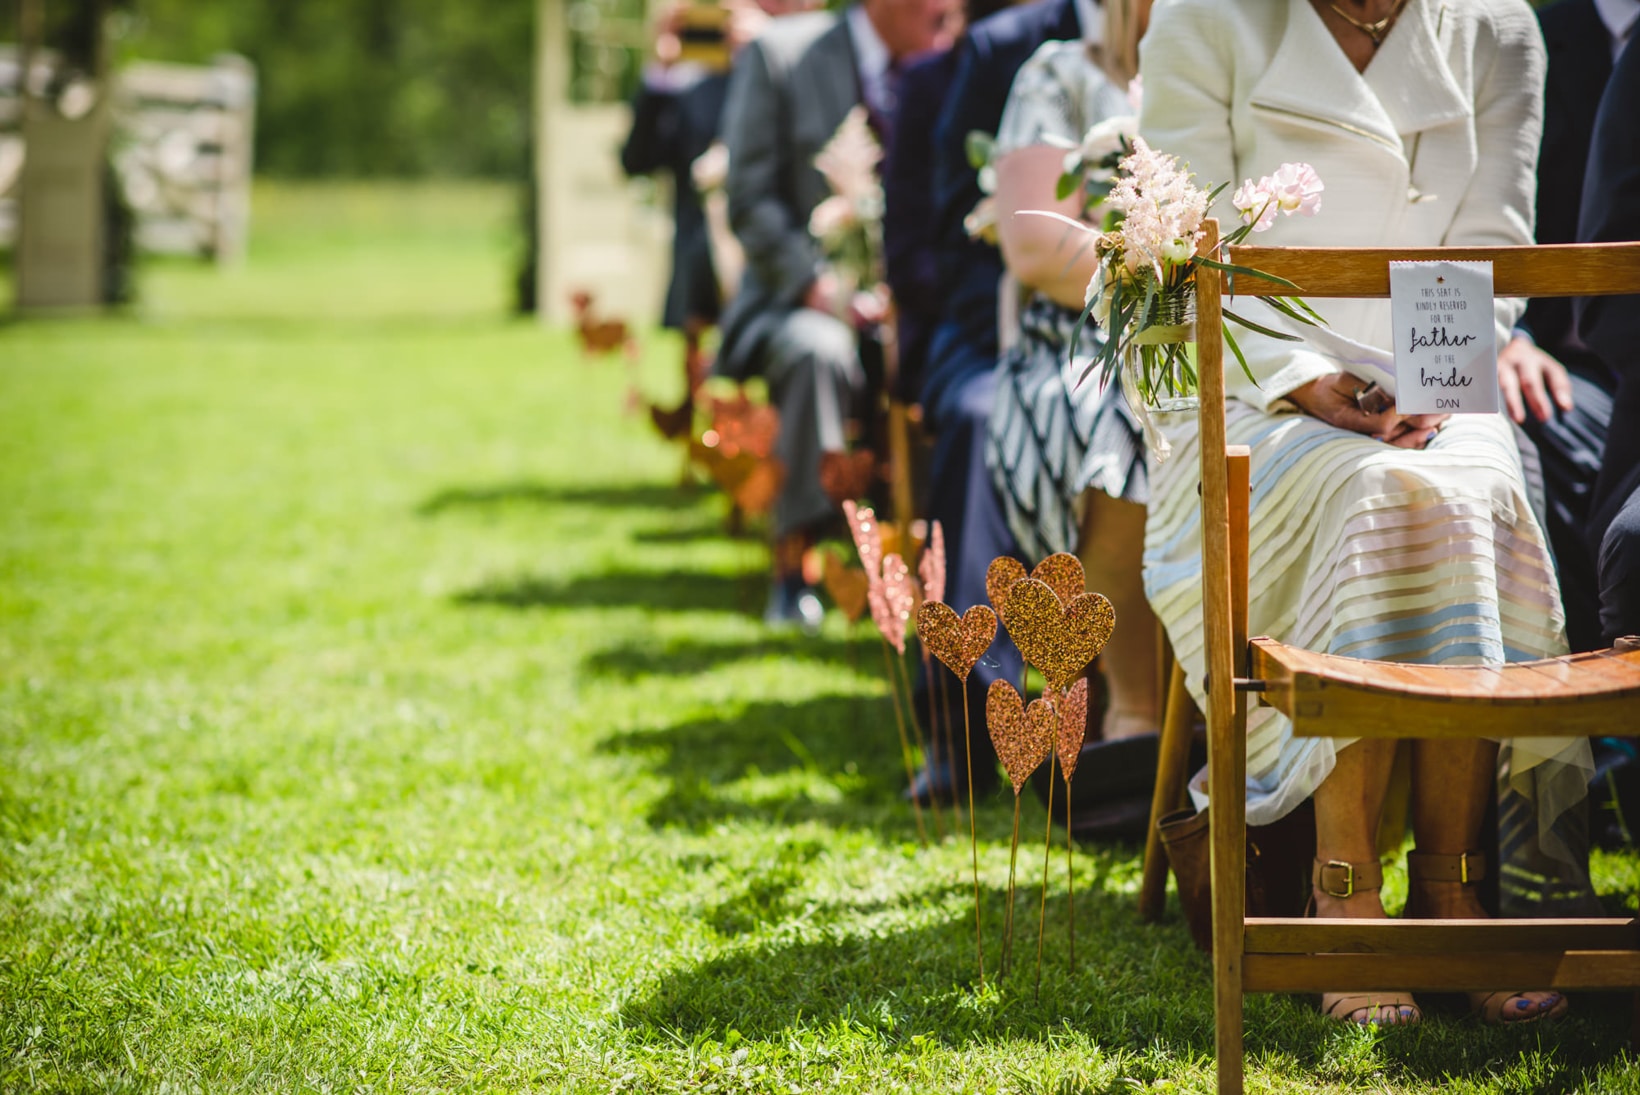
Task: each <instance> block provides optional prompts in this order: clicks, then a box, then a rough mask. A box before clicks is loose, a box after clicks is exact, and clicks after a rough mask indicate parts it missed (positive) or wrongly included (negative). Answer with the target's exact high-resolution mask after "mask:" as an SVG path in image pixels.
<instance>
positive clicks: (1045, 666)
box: [1002, 578, 1116, 692]
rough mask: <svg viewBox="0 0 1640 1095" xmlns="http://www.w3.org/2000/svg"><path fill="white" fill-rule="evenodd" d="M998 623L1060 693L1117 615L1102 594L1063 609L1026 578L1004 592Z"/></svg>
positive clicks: (1054, 597)
mask: <svg viewBox="0 0 1640 1095" xmlns="http://www.w3.org/2000/svg"><path fill="white" fill-rule="evenodd" d="M1002 622H1003V624H1004V625H1005V626H1006V627H1007V628H1008V635H1009V637H1010V638H1012V639H1013V640H1014V645H1015V646H1017V647H1019V652H1020V653H1021V654H1023V655H1024V656H1025V660H1026V661H1027V662H1029V663H1030V664H1032V665H1034V666H1036V667H1037V669H1039V670H1041V671H1042V676H1043V678H1044V679H1046V680H1047V682H1048V687H1049V688H1052V689H1054V690H1055V691H1060V692H1063V691H1064V690H1065V689H1067V688H1069V687H1070V685H1071V682H1072V681H1074V680H1075V679H1076V676H1077V674H1078V673H1081V672H1082V670H1083V669H1085V668H1086V667H1087V664H1088V663H1089V662H1091V661H1093V659H1094V658H1095V657H1096V656H1098V654H1099V651H1101V650H1103V649H1104V646H1105V642H1106V641H1107V640H1108V639H1109V638H1110V633H1111V632H1112V631H1113V630H1114V629H1115V627H1116V612H1115V610H1114V609H1112V608H1111V606H1110V602H1109V601H1108V600H1106V599H1105V597H1104V595H1103V594H1100V593H1083V594H1079V595H1078V596H1075V597H1072V598H1071V600H1070V603H1069V604H1062V603H1061V602H1060V600H1059V595H1058V594H1057V593H1055V592H1054V591H1053V590H1052V589H1050V588H1049V587H1048V584H1047V583H1046V582H1041V581H1038V580H1037V579H1035V578H1027V579H1025V580H1024V581H1022V582H1016V583H1015V584H1014V587H1013V588H1012V589H1011V590H1009V591H1008V599H1007V601H1006V603H1005V604H1004V605H1003V608H1002Z"/></svg>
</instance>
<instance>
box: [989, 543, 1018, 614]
mask: <svg viewBox="0 0 1640 1095" xmlns="http://www.w3.org/2000/svg"><path fill="white" fill-rule="evenodd" d="M1025 577H1026V575H1025V564H1023V563H1021V562H1020V561H1019V560H1018V559H1015V558H1014V557H1013V556H1011V555H998V556H997V557H996V558H995V559H992V560H991V565H990V566H988V567H986V568H985V596H986V597H988V598H989V599H990V601H991V607H992V608H994V609H996V613H997V615H998V616H1000V615H1002V606H1003V605H1005V604H1007V603H1008V591H1009V590H1010V589H1012V588H1014V583H1015V582H1022V581H1024V580H1025Z"/></svg>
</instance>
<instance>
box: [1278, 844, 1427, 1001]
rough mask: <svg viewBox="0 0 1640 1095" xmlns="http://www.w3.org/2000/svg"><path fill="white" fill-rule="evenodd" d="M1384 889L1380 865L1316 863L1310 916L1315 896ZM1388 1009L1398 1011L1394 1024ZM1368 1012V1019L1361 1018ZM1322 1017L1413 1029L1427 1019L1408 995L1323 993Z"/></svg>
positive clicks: (1330, 861)
mask: <svg viewBox="0 0 1640 1095" xmlns="http://www.w3.org/2000/svg"><path fill="white" fill-rule="evenodd" d="M1383 886H1384V869H1383V867H1381V866H1380V865H1379V864H1377V863H1346V862H1344V861H1343V860H1341V859H1329V860H1327V861H1326V862H1323V861H1321V860H1319V859H1318V860H1316V861H1315V863H1314V865H1313V866H1312V867H1311V868H1310V906H1309V908H1308V909H1307V910H1306V911H1305V915H1306V916H1313V915H1315V895H1316V894H1326V895H1327V896H1328V897H1350V896H1351V895H1353V894H1358V893H1372V892H1374V891H1376V890H1380V889H1382V888H1383ZM1385 1008H1393V1009H1394V1019H1393V1021H1388V1022H1386V1021H1385V1019H1384V1017H1383V1010H1384V1009H1385ZM1359 1011H1364V1012H1366V1013H1367V1018H1365V1019H1357V1018H1355V1013H1356V1012H1359ZM1321 1014H1323V1015H1325V1016H1327V1018H1329V1019H1337V1020H1339V1021H1340V1022H1348V1023H1356V1024H1358V1025H1360V1026H1364V1027H1365V1026H1411V1025H1412V1024H1413V1023H1416V1022H1418V1021H1419V1020H1420V1019H1422V1018H1423V1012H1422V1011H1421V1010H1420V1009H1419V1007H1418V1002H1417V1001H1416V1000H1414V999H1413V998H1412V995H1411V994H1410V993H1405V992H1389V993H1385V992H1372V993H1367V992H1349V993H1338V992H1325V993H1322V994H1321Z"/></svg>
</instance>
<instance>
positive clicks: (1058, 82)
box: [985, 41, 1149, 559]
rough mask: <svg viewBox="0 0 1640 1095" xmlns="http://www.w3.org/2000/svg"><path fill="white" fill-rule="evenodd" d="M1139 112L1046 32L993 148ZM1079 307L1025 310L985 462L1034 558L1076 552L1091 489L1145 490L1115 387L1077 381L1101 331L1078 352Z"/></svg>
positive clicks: (1134, 430) (1135, 496) (1132, 427)
mask: <svg viewBox="0 0 1640 1095" xmlns="http://www.w3.org/2000/svg"><path fill="white" fill-rule="evenodd" d="M1132 112H1133V108H1132V107H1131V106H1130V105H1129V103H1128V99H1127V96H1126V94H1125V93H1124V92H1122V91H1121V90H1120V89H1118V88H1117V87H1115V86H1114V85H1113V84H1111V83H1110V81H1109V80H1108V79H1107V78H1106V77H1105V74H1104V72H1103V71H1102V70H1101V69H1100V68H1099V66H1098V65H1097V64H1096V63H1094V61H1093V60H1092V59H1091V58H1090V57H1089V55H1088V51H1087V48H1086V47H1085V46H1084V45H1083V44H1082V43H1081V42H1080V41H1074V42H1048V43H1047V44H1045V45H1043V46H1042V47H1041V48H1040V49H1038V50H1037V51H1036V53H1035V54H1033V55H1032V56H1031V59H1030V60H1029V61H1027V62H1026V63H1025V65H1024V67H1022V68H1021V69H1020V70H1019V75H1018V76H1017V77H1015V78H1014V85H1013V89H1012V91H1010V92H1009V95H1008V106H1007V109H1006V110H1005V111H1004V113H1003V115H1002V125H1001V129H1000V131H999V132H998V134H997V146H996V147H997V154H998V155H1002V154H1004V153H1006V152H1010V151H1013V150H1016V149H1020V148H1025V147H1028V146H1030V145H1034V144H1042V143H1044V141H1045V139H1047V138H1058V139H1060V140H1061V141H1069V142H1071V143H1074V144H1080V143H1081V141H1082V135H1083V134H1084V133H1086V132H1087V131H1088V130H1089V129H1090V128H1091V127H1093V126H1094V125H1096V124H1097V123H1099V122H1102V121H1104V120H1105V119H1107V118H1111V117H1116V116H1119V115H1122V114H1131V113H1132ZM1078 315H1079V313H1078V312H1076V311H1073V310H1071V309H1069V308H1064V307H1061V306H1060V305H1058V304H1056V303H1054V302H1053V301H1051V300H1049V299H1048V298H1047V297H1045V296H1041V295H1038V294H1032V295H1031V297H1030V299H1029V300H1028V301H1027V302H1026V303H1025V305H1024V307H1023V308H1022V309H1021V311H1020V334H1019V338H1018V340H1017V341H1016V342H1015V343H1014V345H1013V346H1012V347H1011V348H1010V349H1009V351H1008V352H1007V353H1006V354H1004V355H1003V357H1002V360H1001V361H1000V362H999V363H998V372H997V389H996V402H995V403H994V404H993V406H992V410H991V419H990V423H989V428H988V430H987V437H986V445H985V463H986V466H987V467H988V468H990V470H991V478H992V480H993V482H995V483H996V487H997V491H998V492H999V494H1000V495H1001V497H1002V501H1003V508H1004V510H1005V511H1006V513H1007V517H1008V525H1009V527H1010V528H1011V529H1012V530H1013V533H1014V536H1015V537H1016V538H1017V539H1018V540H1019V545H1020V548H1021V549H1022V550H1023V551H1024V552H1025V554H1026V555H1027V556H1029V557H1030V558H1032V559H1042V558H1044V557H1046V556H1048V555H1051V554H1053V553H1054V552H1056V551H1075V550H1076V544H1077V540H1078V538H1079V536H1080V532H1081V520H1082V495H1083V492H1084V491H1086V490H1088V489H1090V488H1092V489H1096V490H1102V491H1105V492H1106V493H1107V494H1110V495H1111V496H1112V497H1115V498H1123V499H1126V500H1128V501H1131V502H1139V503H1144V502H1146V501H1147V500H1148V498H1149V483H1148V480H1147V478H1146V475H1145V459H1144V448H1143V442H1142V441H1141V439H1140V437H1139V433H1138V426H1137V424H1136V423H1135V422H1134V420H1133V417H1132V414H1131V412H1130V411H1129V410H1128V406H1127V402H1126V400H1124V399H1123V398H1122V393H1121V391H1120V389H1119V387H1118V386H1117V385H1116V384H1114V383H1112V384H1110V385H1109V386H1108V387H1101V386H1100V384H1099V378H1098V377H1097V376H1090V377H1089V378H1088V379H1087V380H1086V381H1082V380H1081V379H1080V378H1081V375H1082V370H1083V369H1085V368H1086V367H1087V365H1088V362H1089V360H1090V359H1091V355H1092V354H1094V353H1095V352H1097V350H1098V348H1099V345H1100V344H1101V343H1102V342H1103V341H1104V333H1103V332H1102V331H1099V330H1098V329H1097V328H1093V327H1086V328H1084V329H1083V331H1082V334H1081V338H1080V341H1079V343H1078V345H1077V353H1076V356H1075V358H1074V359H1073V358H1072V357H1071V354H1070V346H1071V333H1072V331H1073V330H1074V328H1075V327H1076V321H1077V318H1078Z"/></svg>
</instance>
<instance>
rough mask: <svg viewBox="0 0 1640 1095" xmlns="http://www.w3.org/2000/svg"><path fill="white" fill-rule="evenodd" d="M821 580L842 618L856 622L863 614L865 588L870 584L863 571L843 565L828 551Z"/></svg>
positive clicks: (864, 609) (864, 608)
mask: <svg viewBox="0 0 1640 1095" xmlns="http://www.w3.org/2000/svg"><path fill="white" fill-rule="evenodd" d="M821 582H822V583H823V584H824V585H825V587H826V592H827V593H828V594H830V595H831V600H832V603H833V604H835V605H836V606H837V607H838V609H840V610H841V611H842V613H843V618H844V619H846V620H847V621H848V622H849V623H851V624H852V623H856V622H857V621H858V620H859V619H860V617H861V616H863V615H865V611H866V589H867V587H868V586H869V585H870V583H869V582H867V581H866V572H865V571H863V570H855V569H854V568H853V567H850V566H844V565H843V561H842V560H841V559H839V558H837V556H836V555H834V554H833V553H831V552H829V551H828V552H826V563H825V570H824V571H823V572H822V574H821Z"/></svg>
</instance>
